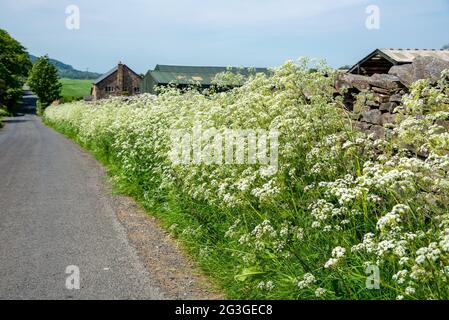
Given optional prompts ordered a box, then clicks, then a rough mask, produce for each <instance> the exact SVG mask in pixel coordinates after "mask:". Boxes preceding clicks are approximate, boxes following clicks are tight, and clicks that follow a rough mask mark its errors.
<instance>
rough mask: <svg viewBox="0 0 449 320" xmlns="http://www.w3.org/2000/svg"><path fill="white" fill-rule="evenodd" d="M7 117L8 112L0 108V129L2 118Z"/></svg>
mask: <svg viewBox="0 0 449 320" xmlns="http://www.w3.org/2000/svg"><path fill="white" fill-rule="evenodd" d="M8 116H9V112H8V111H7V110H6V109H4V108H1V107H0V128H1V127H3V122H2V120H3V118H4V117H8Z"/></svg>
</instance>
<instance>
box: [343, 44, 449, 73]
mask: <svg viewBox="0 0 449 320" xmlns="http://www.w3.org/2000/svg"><path fill="white" fill-rule="evenodd" d="M424 56H431V57H436V58H440V59H444V60H449V50H448V49H440V50H438V49H391V48H390V49H376V50H374V51H373V52H371V53H370V54H369V55H367V56H366V57H364V58H363V59H362V60H360V61H359V62H357V63H356V64H355V65H354V66H353V67H352V68H351V69H349V71H348V72H349V73H357V72H358V71H359V69H360V68H361V67H362V66H363V67H365V69H367V70H370V72H371V73H376V72H380V73H382V72H385V70H386V71H387V72H388V69H389V68H390V67H391V66H392V65H398V64H406V63H412V62H413V60H414V59H415V58H416V57H424Z"/></svg>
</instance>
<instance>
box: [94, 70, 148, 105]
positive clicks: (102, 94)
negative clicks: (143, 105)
mask: <svg viewBox="0 0 449 320" xmlns="http://www.w3.org/2000/svg"><path fill="white" fill-rule="evenodd" d="M141 81H142V78H141V76H140V75H138V74H137V73H135V72H134V71H133V70H131V69H130V68H129V67H128V66H127V65H125V64H122V63H121V62H119V63H118V64H117V66H115V67H114V68H113V69H111V70H109V71H108V72H106V73H105V74H103V75H102V76H100V77H99V78H98V79H97V80H95V81H94V83H93V85H92V89H91V95H92V96H93V98H94V100H98V99H104V98H108V97H111V96H122V95H134V94H138V93H139V92H140V82H141Z"/></svg>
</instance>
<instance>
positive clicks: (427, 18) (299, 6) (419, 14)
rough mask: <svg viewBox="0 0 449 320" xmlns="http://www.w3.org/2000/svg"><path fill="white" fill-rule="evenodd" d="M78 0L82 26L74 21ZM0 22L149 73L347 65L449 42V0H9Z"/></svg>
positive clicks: (30, 39)
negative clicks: (321, 62)
mask: <svg viewBox="0 0 449 320" xmlns="http://www.w3.org/2000/svg"><path fill="white" fill-rule="evenodd" d="M71 5H75V6H76V7H77V8H78V9H79V28H73V26H74V25H73V24H69V27H70V26H72V27H70V28H67V23H66V22H67V21H66V20H67V19H69V22H73V21H74V20H73V19H72V18H73V17H74V16H73V11H70V12H68V13H66V9H67V7H68V6H71ZM373 5H374V6H377V8H378V10H379V11H378V12H379V15H378V17H379V19H378V20H375V21H376V22H377V21H378V22H379V23H378V27H379V28H374V29H373V28H367V26H366V22H367V20H368V21H373V20H371V18H372V17H374V18H375V16H373V11H369V12H367V8H369V6H373ZM371 26H373V25H372V24H371ZM0 28H2V29H5V30H7V31H8V32H9V33H10V34H11V35H12V36H13V37H14V38H16V39H17V40H18V41H20V42H21V43H22V45H23V46H25V47H26V48H27V50H28V51H29V52H30V53H32V54H34V55H38V56H40V55H44V54H48V55H49V56H50V57H51V58H54V59H58V60H60V61H62V62H64V63H67V64H70V65H72V66H73V67H75V68H76V69H79V70H87V69H88V70H89V71H94V72H100V73H102V72H106V71H107V70H109V69H111V68H112V67H114V66H115V65H116V64H117V63H118V62H119V61H122V62H123V63H126V64H127V65H128V66H130V67H131V68H132V69H134V70H135V71H136V72H138V73H145V72H146V71H147V70H149V69H152V68H154V66H155V65H156V64H174V65H212V66H248V67H249V66H251V67H274V66H279V65H281V64H282V63H284V62H285V61H287V60H289V59H297V58H299V57H302V56H307V57H310V58H318V59H326V61H327V62H328V64H329V65H330V66H332V67H335V68H337V67H340V66H342V65H346V64H349V65H351V64H354V63H356V62H357V61H358V60H360V59H361V58H363V57H364V56H366V55H367V54H368V53H370V52H372V51H373V50H374V49H376V48H435V49H440V48H441V47H442V46H443V45H445V44H449V0H426V1H422V0H377V1H376V0H338V1H335V0H313V1H310V0H159V1H153V0H126V1H123V0H122V1H120V0H95V1H93V0H0Z"/></svg>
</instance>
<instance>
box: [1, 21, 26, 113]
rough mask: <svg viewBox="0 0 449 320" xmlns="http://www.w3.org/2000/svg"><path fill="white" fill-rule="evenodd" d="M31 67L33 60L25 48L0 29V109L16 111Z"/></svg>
mask: <svg viewBox="0 0 449 320" xmlns="http://www.w3.org/2000/svg"><path fill="white" fill-rule="evenodd" d="M30 69H31V61H30V59H29V57H28V53H27V52H26V50H25V48H24V47H23V46H22V45H21V44H20V43H19V42H18V41H17V40H15V39H13V38H12V37H11V36H10V35H9V34H8V32H6V31H5V30H3V29H0V109H1V108H6V109H7V110H8V111H9V112H14V109H15V108H16V107H17V105H18V103H19V100H20V99H21V98H22V95H23V90H22V86H23V84H24V82H25V80H26V78H27V76H28V72H29V70H30ZM0 112H1V111H0ZM0 117H1V116H0Z"/></svg>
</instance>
